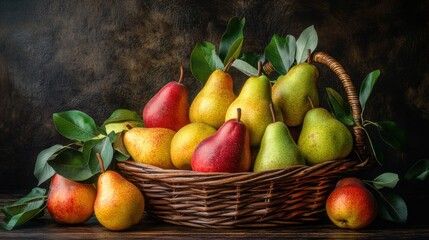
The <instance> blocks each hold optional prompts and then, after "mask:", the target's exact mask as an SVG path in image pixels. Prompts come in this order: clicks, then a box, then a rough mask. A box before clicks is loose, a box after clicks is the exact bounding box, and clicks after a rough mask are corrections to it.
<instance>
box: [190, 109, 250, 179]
mask: <svg viewBox="0 0 429 240" xmlns="http://www.w3.org/2000/svg"><path fill="white" fill-rule="evenodd" d="M240 117H241V109H240V108H238V109H237V118H236V119H230V120H228V121H226V122H225V123H224V124H222V125H221V126H220V128H219V129H218V130H217V132H216V133H215V134H214V135H212V136H210V137H208V138H206V139H204V140H203V141H202V142H201V143H200V144H199V145H198V146H197V148H196V149H195V151H194V154H193V155H192V160H191V163H192V170H194V171H199V172H228V173H234V172H246V171H249V169H250V166H251V157H250V139H249V131H248V129H247V128H246V126H245V125H244V123H243V122H242V121H241V120H240Z"/></svg>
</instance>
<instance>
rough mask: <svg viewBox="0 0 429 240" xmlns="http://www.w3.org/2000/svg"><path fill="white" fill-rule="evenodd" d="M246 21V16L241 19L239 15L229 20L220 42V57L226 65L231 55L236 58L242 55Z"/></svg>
mask: <svg viewBox="0 0 429 240" xmlns="http://www.w3.org/2000/svg"><path fill="white" fill-rule="evenodd" d="M245 23H246V19H245V18H243V19H241V20H239V19H238V18H237V17H232V18H231V19H230V20H229V22H228V26H227V28H226V31H225V33H224V34H223V35H222V39H221V42H220V44H219V57H220V59H221V60H223V64H224V65H226V63H227V62H228V61H229V59H230V58H231V57H232V58H234V59H236V58H238V56H239V55H240V52H241V47H242V46H243V29H244V25H245Z"/></svg>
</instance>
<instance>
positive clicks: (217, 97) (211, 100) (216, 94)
mask: <svg viewBox="0 0 429 240" xmlns="http://www.w3.org/2000/svg"><path fill="white" fill-rule="evenodd" d="M236 98H237V96H236V95H235V93H234V89H233V79H232V77H231V75H230V74H229V73H227V72H225V71H222V70H220V69H217V70H215V71H213V73H212V74H210V76H209V78H208V79H207V82H206V83H205V85H204V87H203V88H202V89H201V90H200V92H198V94H197V96H195V98H194V100H193V101H192V103H191V106H190V108H189V118H190V120H191V122H203V123H206V124H208V125H211V126H213V127H214V128H216V129H218V128H219V127H220V126H221V125H222V124H223V123H224V122H225V113H226V110H227V109H228V107H229V105H230V104H231V103H232V102H233V101H234V100H235V99H236Z"/></svg>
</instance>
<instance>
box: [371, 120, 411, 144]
mask: <svg viewBox="0 0 429 240" xmlns="http://www.w3.org/2000/svg"><path fill="white" fill-rule="evenodd" d="M377 126H378V128H377V129H378V131H379V133H380V137H381V139H383V141H384V142H385V143H387V144H388V145H389V146H391V147H392V148H395V149H402V147H403V145H404V143H405V132H404V131H403V130H402V129H401V128H400V127H399V125H398V124H397V123H395V122H393V121H380V122H377Z"/></svg>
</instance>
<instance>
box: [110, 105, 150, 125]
mask: <svg viewBox="0 0 429 240" xmlns="http://www.w3.org/2000/svg"><path fill="white" fill-rule="evenodd" d="M126 121H131V122H141V123H142V124H143V120H142V118H141V116H140V115H139V114H138V113H136V112H135V111H131V110H128V109H117V110H115V111H114V112H113V113H112V115H110V117H109V118H107V119H106V120H105V121H104V123H103V125H102V126H106V125H107V124H109V123H118V122H126ZM142 126H143V125H142Z"/></svg>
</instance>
